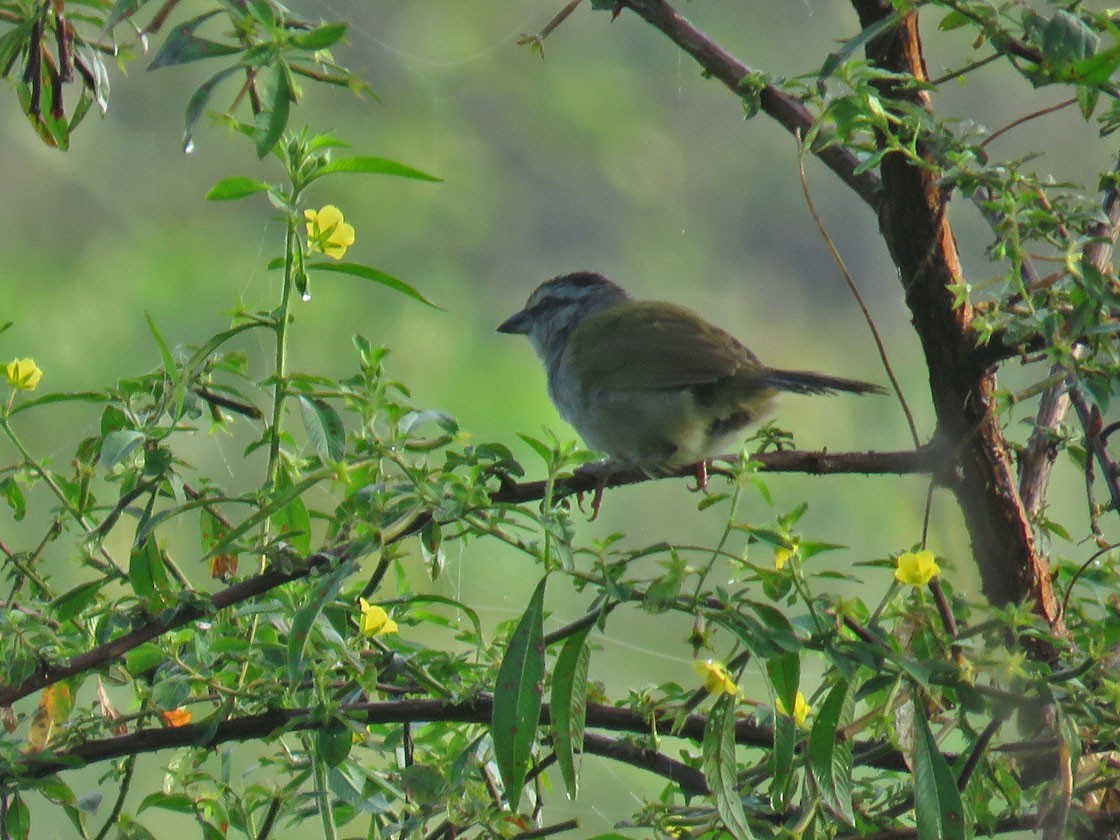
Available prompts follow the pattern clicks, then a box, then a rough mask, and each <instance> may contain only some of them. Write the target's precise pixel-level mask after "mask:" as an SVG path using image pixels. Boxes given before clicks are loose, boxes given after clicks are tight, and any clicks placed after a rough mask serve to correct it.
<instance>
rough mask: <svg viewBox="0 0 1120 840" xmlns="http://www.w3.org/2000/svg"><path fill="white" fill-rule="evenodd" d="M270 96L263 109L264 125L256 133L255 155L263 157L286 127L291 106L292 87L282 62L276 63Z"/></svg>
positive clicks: (274, 144) (286, 67) (286, 69)
mask: <svg viewBox="0 0 1120 840" xmlns="http://www.w3.org/2000/svg"><path fill="white" fill-rule="evenodd" d="M271 94H272V96H271V98H270V101H269V104H268V107H267V108H266V109H265V112H264V118H265V125H264V129H263V130H262V131H258V132H257V135H256V145H257V157H259V158H264V157H265V156H266V155H267V154H268V153H269V152H271V151H272V149H273V148H274V147H275V146H276V143H277V142H278V141H279V140H280V136H281V135H282V134H283V133H284V129H285V128H287V127H288V113H289V111H290V110H291V107H292V98H293V94H292V87H291V82H290V81H289V79H288V66H287V65H286V64H285V63H284V62H282V61H281V62H279V63H278V64H277V65H276V80H275V81H274V83H273V85H272V91H271Z"/></svg>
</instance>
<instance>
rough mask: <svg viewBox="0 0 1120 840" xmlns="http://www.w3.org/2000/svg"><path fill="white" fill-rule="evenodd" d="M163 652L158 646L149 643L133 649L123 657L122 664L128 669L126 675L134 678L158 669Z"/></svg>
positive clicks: (161, 661)
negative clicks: (128, 674)
mask: <svg viewBox="0 0 1120 840" xmlns="http://www.w3.org/2000/svg"><path fill="white" fill-rule="evenodd" d="M163 660H164V655H163V651H162V650H160V649H159V647H158V646H156V645H154V644H152V643H151V642H145V643H144V644H142V645H140V646H138V647H134V648H133V649H132V650H130V651H128V653H126V654H125V655H124V664H125V667H127V668H128V673H130V674H131V675H132V676H134V677H138V676H140V675H141V674H146V673H147V672H148V671H151V670H152V669H153V668H156V667H158V666H159V665H160V664H162V663H163Z"/></svg>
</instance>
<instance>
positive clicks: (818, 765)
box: [809, 681, 855, 826]
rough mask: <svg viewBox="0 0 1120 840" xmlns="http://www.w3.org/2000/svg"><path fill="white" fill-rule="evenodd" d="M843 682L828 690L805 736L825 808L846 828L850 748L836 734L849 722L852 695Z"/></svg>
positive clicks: (849, 803)
mask: <svg viewBox="0 0 1120 840" xmlns="http://www.w3.org/2000/svg"><path fill="white" fill-rule="evenodd" d="M851 688H852V684H851V683H849V682H847V681H844V682H839V683H837V684H836V685H835V686H833V687H832V690H831V691H830V692H829V693H828V696H827V697H826V698H825V700H824V702H823V703H822V704H821V707H820V709H819V710H818V711H817V713H816V716H815V719H814V720H813V728H812V730H811V731H810V732H809V769H810V770H811V771H812V774H813V779H814V780H815V781H816V783H817V789H818V790H819V791H820V794H821V799H822V801H823V802H824V804H825V806H826V807H827V808H828V810H829V811H831V812H832V813H833V814H834V815H836V816H837V817H838V818H840V819H841V820H843V821H844V822H845V823H846V824H847V825H849V826H854V825H855V813H854V812H853V810H852V744H851V742H850V741H848V740H847V739H846V738H843V737H841V736H840V735H839V734H838V733H839V730H840V729H842V728H843V727H845V726H847V725H848V724H849V723H851V721H852V709H853V706H854V702H855V701H854V692H853V691H852V690H851Z"/></svg>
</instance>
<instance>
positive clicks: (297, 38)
mask: <svg viewBox="0 0 1120 840" xmlns="http://www.w3.org/2000/svg"><path fill="white" fill-rule="evenodd" d="M348 28H349V24H346V23H325V24H323V25H322V26H320V27H318V28H316V29H312V30H311V31H310V32H304V33H302V34H300V35H293V36H292V44H294V45H295V46H297V47H299V48H300V49H301V50H312V51H314V50H325V49H326V48H327V47H329V46H332V45H333V44H336V43H338V42H339V41H341V40H342V39H343V38H344V37H345V36H346V30H347V29H348Z"/></svg>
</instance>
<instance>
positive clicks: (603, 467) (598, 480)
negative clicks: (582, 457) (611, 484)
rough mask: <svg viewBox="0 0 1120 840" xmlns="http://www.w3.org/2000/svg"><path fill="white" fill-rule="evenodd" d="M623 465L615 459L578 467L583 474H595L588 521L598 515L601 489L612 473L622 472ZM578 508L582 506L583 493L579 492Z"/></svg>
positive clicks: (601, 495)
mask: <svg viewBox="0 0 1120 840" xmlns="http://www.w3.org/2000/svg"><path fill="white" fill-rule="evenodd" d="M624 469H625V466H624V465H622V464H619V463H616V462H615V461H597V462H595V463H592V464H587V465H585V466H583V467H580V470H579V471H580V472H582V473H584V474H585V475H591V476H595V488H594V495H593V496H592V497H591V516H590V517H589V518H588V520H587V521H588V522H594V521H595V520H596V519H597V518H598V516H599V508H601V507H602V506H603V491H604V490H605V489H606V488H607V482H608V481H610V478H611V476H612V475H615V474H616V473H619V472H622V471H623V470H624ZM579 496H580V502H581V504H580V508H581V509H582V508H583V505H582V502H583V494H582V493H580V494H579Z"/></svg>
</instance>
